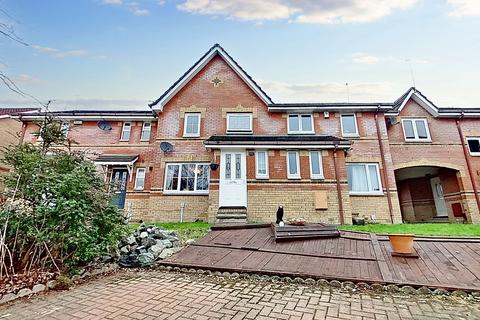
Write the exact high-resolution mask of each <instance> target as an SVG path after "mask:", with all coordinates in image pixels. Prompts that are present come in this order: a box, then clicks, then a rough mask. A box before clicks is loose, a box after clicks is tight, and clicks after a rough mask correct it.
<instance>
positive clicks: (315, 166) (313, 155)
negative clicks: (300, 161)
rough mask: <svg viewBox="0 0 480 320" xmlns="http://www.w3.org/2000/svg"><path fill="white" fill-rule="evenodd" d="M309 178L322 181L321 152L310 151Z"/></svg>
mask: <svg viewBox="0 0 480 320" xmlns="http://www.w3.org/2000/svg"><path fill="white" fill-rule="evenodd" d="M310 178H311V179H323V163H322V152H321V151H310Z"/></svg>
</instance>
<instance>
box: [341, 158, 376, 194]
mask: <svg viewBox="0 0 480 320" xmlns="http://www.w3.org/2000/svg"><path fill="white" fill-rule="evenodd" d="M347 176H348V190H349V191H350V194H366V195H368V194H383V191H382V183H381V180H380V170H379V166H378V163H349V164H347Z"/></svg>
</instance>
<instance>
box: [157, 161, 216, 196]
mask: <svg viewBox="0 0 480 320" xmlns="http://www.w3.org/2000/svg"><path fill="white" fill-rule="evenodd" d="M185 164H187V165H188V164H195V170H196V169H197V168H198V165H207V166H208V165H210V164H209V163H208V162H169V163H166V164H165V172H164V179H163V180H164V181H163V193H164V194H187V195H188V194H201V195H208V193H209V191H210V174H209V175H208V189H207V190H196V189H197V178H198V174H195V182H194V186H195V190H193V191H180V179H181V177H182V166H183V165H185ZM172 165H178V166H179V173H178V174H179V176H178V185H177V190H167V172H168V167H169V166H172ZM209 173H210V171H209Z"/></svg>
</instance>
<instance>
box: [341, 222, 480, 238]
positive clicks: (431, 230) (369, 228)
mask: <svg viewBox="0 0 480 320" xmlns="http://www.w3.org/2000/svg"><path fill="white" fill-rule="evenodd" d="M338 228H339V229H342V230H352V231H364V232H373V233H412V234H415V235H424V236H451V237H468V236H477V237H480V224H449V223H411V224H407V223H406V224H368V225H364V226H352V225H342V226H339V227H338Z"/></svg>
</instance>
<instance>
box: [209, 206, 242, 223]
mask: <svg viewBox="0 0 480 320" xmlns="http://www.w3.org/2000/svg"><path fill="white" fill-rule="evenodd" d="M215 222H216V223H220V224H232V223H247V208H245V207H221V208H219V209H218V211H217V219H216V221H215Z"/></svg>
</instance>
